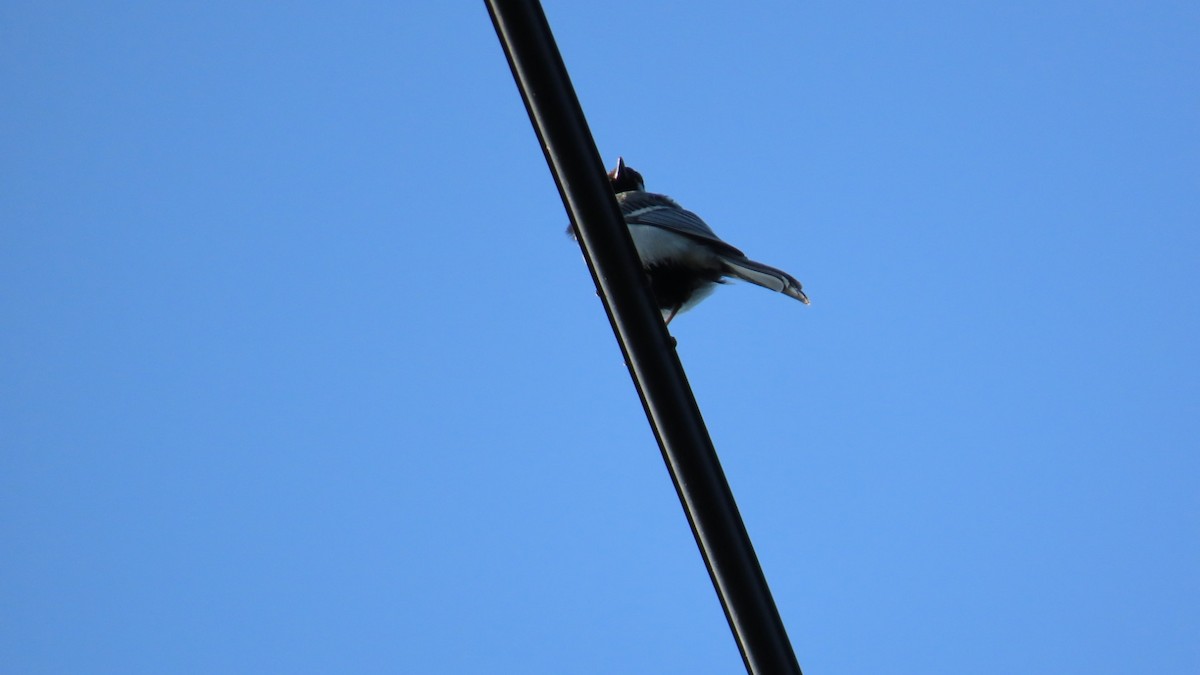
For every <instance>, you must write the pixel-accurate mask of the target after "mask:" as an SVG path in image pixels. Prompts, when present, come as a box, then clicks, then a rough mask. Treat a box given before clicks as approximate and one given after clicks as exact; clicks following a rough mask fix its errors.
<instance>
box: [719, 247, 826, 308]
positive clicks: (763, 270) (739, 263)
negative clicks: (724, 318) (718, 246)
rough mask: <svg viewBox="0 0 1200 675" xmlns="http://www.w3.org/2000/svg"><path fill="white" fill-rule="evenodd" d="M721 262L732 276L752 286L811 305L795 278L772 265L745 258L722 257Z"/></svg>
mask: <svg viewBox="0 0 1200 675" xmlns="http://www.w3.org/2000/svg"><path fill="white" fill-rule="evenodd" d="M721 260H722V261H723V262H724V263H725V270H726V272H728V273H729V275H730V276H733V277H737V278H738V279H741V280H743V281H749V282H750V283H752V284H757V285H759V286H762V287H763V288H769V289H771V290H773V291H775V292H776V293H783V294H784V295H787V296H791V297H793V298H795V299H797V300H799V301H800V302H803V303H804V304H806V305H807V304H809V302H808V296H807V295H805V294H804V289H803V287H802V286H801V285H800V282H799V281H796V279H795V277H793V276H792V275H790V274H788V273H787V272H784V271H783V270H777V269H775V268H774V267H771V266H770V265H764V264H762V263H760V262H756V261H754V260H751V259H749V258H746V257H744V256H738V257H735V256H724V255H723V256H721Z"/></svg>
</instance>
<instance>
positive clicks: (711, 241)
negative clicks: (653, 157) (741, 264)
mask: <svg viewBox="0 0 1200 675" xmlns="http://www.w3.org/2000/svg"><path fill="white" fill-rule="evenodd" d="M617 202H618V203H619V204H620V205H621V215H623V216H624V217H625V222H626V223H627V224H629V225H651V226H653V227H661V228H663V229H666V230H670V231H672V232H676V233H679V234H682V235H685V236H687V237H691V238H692V239H696V240H699V241H701V242H704V243H706V244H708V245H710V246H712V247H713V248H714V249H716V250H717V252H718V253H721V254H724V255H735V256H741V255H743V253H742V252H741V251H739V250H737V249H736V248H734V247H733V246H730V245H729V244H727V243H725V241H724V240H723V239H721V238H720V237H718V236H717V235H716V233H714V232H713V231H712V228H711V227H709V226H708V223H705V222H704V221H703V220H701V219H700V216H698V215H696V214H694V213H692V212H691V211H688V210H687V209H685V208H683V207H681V206H679V204H677V203H675V201H674V200H673V199H671V198H670V197H667V196H665V195H659V194H654V193H653V192H622V193H621V194H619V195H617Z"/></svg>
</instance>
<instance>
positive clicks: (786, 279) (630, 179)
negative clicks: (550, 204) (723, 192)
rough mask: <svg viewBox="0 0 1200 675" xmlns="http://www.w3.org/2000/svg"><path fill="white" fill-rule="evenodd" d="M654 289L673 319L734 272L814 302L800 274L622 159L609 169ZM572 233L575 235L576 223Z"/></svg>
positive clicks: (569, 231)
mask: <svg viewBox="0 0 1200 675" xmlns="http://www.w3.org/2000/svg"><path fill="white" fill-rule="evenodd" d="M608 179H609V182H610V183H611V184H612V188H613V192H615V193H616V196H617V204H619V205H620V207H621V215H622V216H624V218H625V224H626V225H627V226H628V227H629V234H630V236H631V237H632V238H633V245H634V248H636V249H637V254H638V257H639V258H641V261H642V269H643V270H644V271H645V272H646V276H647V278H648V279H649V281H650V290H651V292H652V293H653V294H654V300H655V302H656V303H657V305H658V309H659V310H660V311H661V312H662V317H663V319H664V321H665V322H666V323H667V324H670V323H671V320H672V319H674V318H675V317H676V316H678V315H679V314H681V313H683V312H685V311H687V310H689V309H691V308H693V307H695V306H696V305H697V304H698V303H699V302H700V301H701V300H703V299H705V298H706V297H708V295H709V294H710V293H712V292H713V291H714V290H716V287H717V284H723V283H725V278H726V277H733V278H735V279H741V280H743V281H749V282H750V283H752V284H756V285H758V286H762V287H763V288H768V289H770V290H772V291H776V292H778V293H783V294H784V295H787V296H789V297H792V298H795V299H797V300H799V301H800V302H803V303H804V304H806V305H807V304H810V303H809V300H808V296H807V295H805V294H804V289H803V287H802V286H801V285H800V282H799V281H796V279H795V277H793V276H792V275H790V274H788V273H787V272H784V271H783V270H779V269H776V268H774V267H771V266H770V265H764V264H763V263H760V262H757V261H755V260H751V259H750V258H747V257H746V254H745V253H742V252H741V251H739V250H738V249H736V248H734V247H733V246H731V245H729V244H728V243H726V242H725V241H724V240H723V239H721V238H720V237H718V236H717V235H716V233H714V232H713V230H712V228H711V227H709V226H708V224H707V223H705V222H704V221H703V220H701V218H700V216H697V215H696V214H694V213H692V212H691V211H688V210H687V209H684V208H683V207H682V206H680V205H679V204H678V203H677V202H676V201H675V200H673V199H671V198H670V197H668V196H666V195H661V194H656V193H654V192H646V184H645V181H644V180H643V178H642V174H640V173H638V172H637V171H636V170H634V169H633V168H632V167H629V166H626V165H625V158H623V157H620V158H618V159H617V167H616V168H615V169H613V170H612V171H611V172H610V173H609V174H608ZM567 234H569V235H571V237H572V238H574V236H575V231H574V228H572V227H568V228H567Z"/></svg>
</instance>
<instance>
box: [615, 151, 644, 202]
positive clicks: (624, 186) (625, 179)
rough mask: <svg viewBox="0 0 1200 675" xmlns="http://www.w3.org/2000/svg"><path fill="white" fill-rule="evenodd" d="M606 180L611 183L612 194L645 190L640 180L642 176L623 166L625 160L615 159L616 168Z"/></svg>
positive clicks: (622, 158) (621, 158)
mask: <svg viewBox="0 0 1200 675" xmlns="http://www.w3.org/2000/svg"><path fill="white" fill-rule="evenodd" d="M608 180H609V181H610V182H611V183H612V187H613V192H615V193H617V194H621V193H622V192H630V191H634V190H636V191H638V192H644V191H645V190H646V183H645V181H643V180H642V174H640V173H638V172H637V171H634V170H633V169H631V168H629V167H627V166H625V158H624V157H618V158H617V168H615V169H613V170H612V171H611V172H609V174H608Z"/></svg>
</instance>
